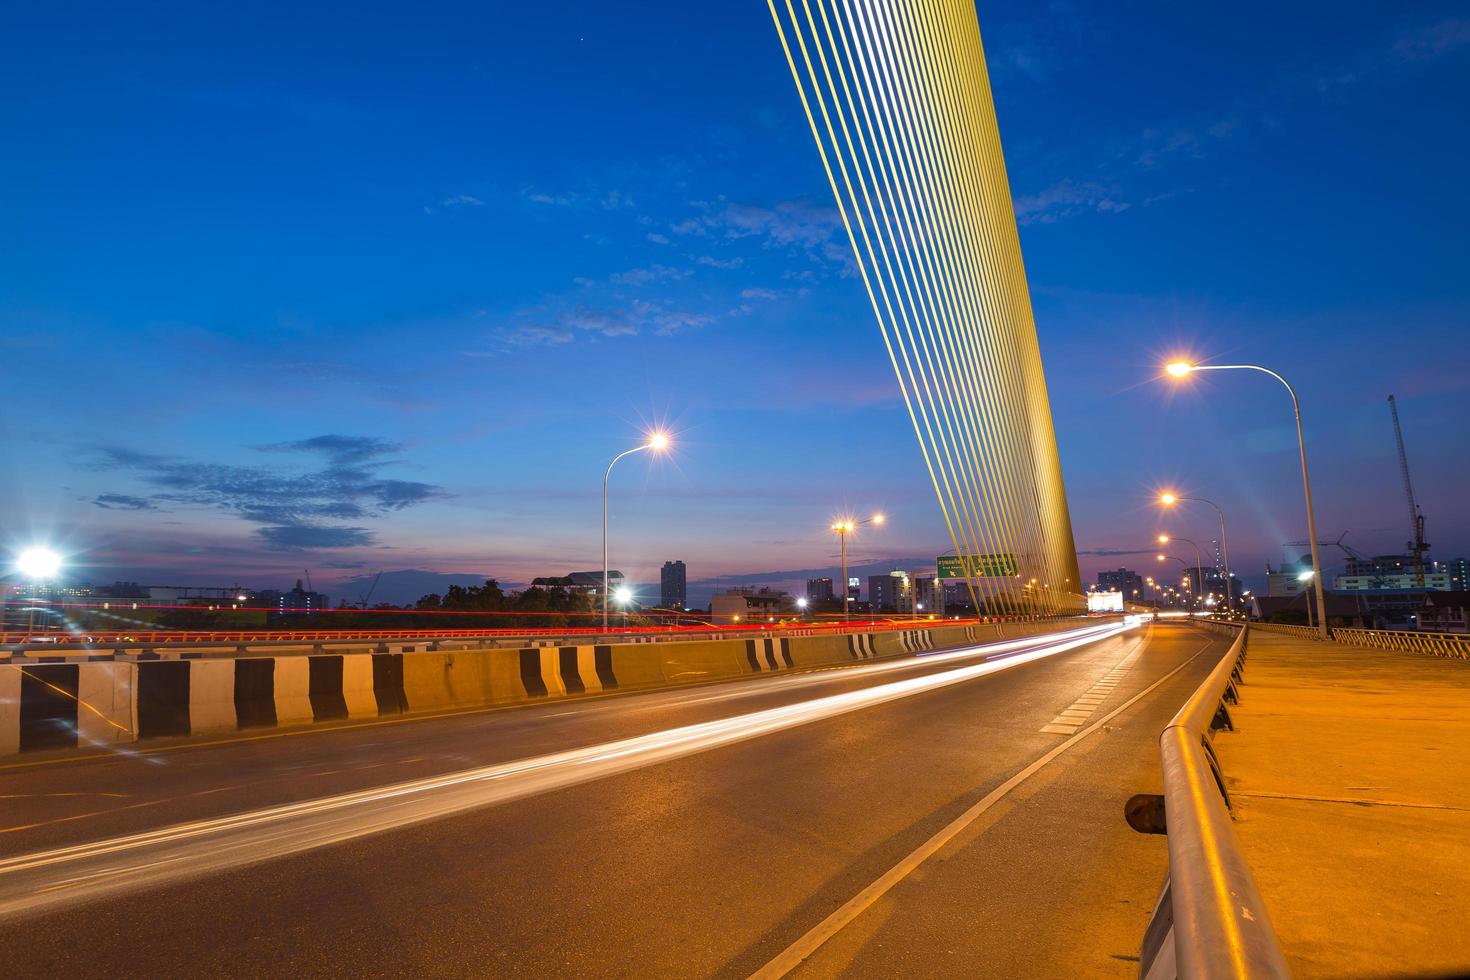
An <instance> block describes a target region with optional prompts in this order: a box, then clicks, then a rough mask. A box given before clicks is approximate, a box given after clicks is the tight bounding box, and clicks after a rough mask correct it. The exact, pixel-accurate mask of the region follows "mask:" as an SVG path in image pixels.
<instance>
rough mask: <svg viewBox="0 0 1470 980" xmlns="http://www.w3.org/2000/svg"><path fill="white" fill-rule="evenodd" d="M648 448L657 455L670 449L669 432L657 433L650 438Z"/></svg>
mask: <svg viewBox="0 0 1470 980" xmlns="http://www.w3.org/2000/svg"><path fill="white" fill-rule="evenodd" d="M648 448H649V449H652V450H653V451H654V452H656V453H661V452H663V451H664V450H665V449H668V448H669V434H668V433H667V432H655V433H653V434H652V435H650V436H649V437H648Z"/></svg>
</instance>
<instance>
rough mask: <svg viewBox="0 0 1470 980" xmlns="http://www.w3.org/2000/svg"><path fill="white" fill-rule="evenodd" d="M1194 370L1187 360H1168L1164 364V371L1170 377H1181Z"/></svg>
mask: <svg viewBox="0 0 1470 980" xmlns="http://www.w3.org/2000/svg"><path fill="white" fill-rule="evenodd" d="M1193 370H1194V365H1193V364H1190V363H1189V362H1188V361H1170V362H1169V363H1168V364H1165V365H1164V371H1165V372H1167V373H1168V374H1169V375H1170V376H1171V377H1175V378H1182V377H1184V376H1185V375H1186V374H1188V373H1189V372H1191V371H1193Z"/></svg>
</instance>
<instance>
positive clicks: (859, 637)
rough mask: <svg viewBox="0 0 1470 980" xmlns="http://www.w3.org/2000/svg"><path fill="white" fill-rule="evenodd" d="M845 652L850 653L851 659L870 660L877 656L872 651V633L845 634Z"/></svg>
mask: <svg viewBox="0 0 1470 980" xmlns="http://www.w3.org/2000/svg"><path fill="white" fill-rule="evenodd" d="M847 652H848V653H850V654H852V659H854V660H872V659H873V658H874V657H875V656H877V654H876V653H875V652H874V651H873V634H872V633H849V634H847Z"/></svg>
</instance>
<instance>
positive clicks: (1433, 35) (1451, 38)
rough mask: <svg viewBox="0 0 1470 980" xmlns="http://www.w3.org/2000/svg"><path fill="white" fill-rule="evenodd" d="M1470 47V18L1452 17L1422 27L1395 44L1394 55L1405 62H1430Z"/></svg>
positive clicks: (1405, 35) (1402, 37)
mask: <svg viewBox="0 0 1470 980" xmlns="http://www.w3.org/2000/svg"><path fill="white" fill-rule="evenodd" d="M1467 45H1470V18H1467V17H1451V18H1448V19H1446V20H1442V21H1440V22H1439V23H1437V24H1431V25H1430V26H1428V27H1421V28H1418V29H1416V30H1413V31H1410V32H1408V33H1407V34H1404V35H1403V36H1401V37H1400V38H1399V39H1398V40H1397V41H1396V42H1394V46H1393V53H1394V54H1395V55H1396V56H1397V57H1399V58H1401V59H1403V60H1404V61H1430V60H1433V59H1435V58H1440V57H1443V56H1444V55H1447V54H1451V53H1453V52H1455V51H1458V50H1460V49H1461V48H1463V47H1466V46H1467Z"/></svg>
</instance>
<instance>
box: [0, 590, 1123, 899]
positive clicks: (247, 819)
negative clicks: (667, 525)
mask: <svg viewBox="0 0 1470 980" xmlns="http://www.w3.org/2000/svg"><path fill="white" fill-rule="evenodd" d="M1135 625H1136V623H1135V622H1134V621H1132V620H1131V619H1130V620H1128V621H1124V622H1111V623H1108V624H1106V625H1102V626H1095V627H1087V628H1084V629H1078V630H1070V631H1068V632H1066V633H1057V634H1048V635H1043V636H1032V637H1026V638H1023V639H1018V640H1010V641H1006V642H1003V643H994V644H986V645H983V646H976V647H966V648H964V649H962V650H954V651H948V652H945V653H940V654H934V655H932V656H930V657H928V658H927V661H928V662H931V663H932V662H936V661H937V662H943V661H947V660H954V659H960V658H965V657H968V658H974V657H975V656H977V655H986V656H987V659H986V660H984V661H983V662H981V663H976V664H971V665H969V666H964V667H957V668H955V669H953V670H945V671H939V672H936V673H933V674H926V675H924V676H921V677H912V678H908V679H905V680H899V681H892V682H889V683H887V684H879V685H876V686H874V687H869V688H864V689H862V690H857V691H848V692H844V693H842V694H834V695H829V696H827V697H821V698H816V699H813V700H810V701H802V702H798V703H796V704H790V705H783V706H781V707H776V708H767V709H765V710H762V711H754V712H750V713H747V714H742V715H735V716H733V717H730V718H721V719H717V720H715V721H707V722H701V723H699V724H694V725H686V726H683V727H680V728H672V729H668V730H665V731H660V732H652V733H650V734H647V735H639V736H636V737H633V738H626V739H620V740H618V741H613V742H605V743H603V744H600V745H591V746H586V747H584V748H580V749H573V750H570V751H566V752H557V753H553V754H550V755H543V756H538V757H535V758H531V759H522V760H518V761H515V762H509V763H498V764H496V765H491V766H482V767H478V768H474V769H467V770H464V771H461V772H457V773H449V774H446V775H441V776H432V777H428V778H425V779H416V780H410V781H408V782H402V783H396V784H393V785H389V786H382V787H377V788H375V789H369V790H360V791H357V792H353V793H343V794H340V795H337V796H328V797H322V798H320V799H316V800H307V801H304V802H300V803H291V804H286V805H283V806H275V807H268V808H265V809H260V810H253V811H249V812H246V813H239V814H233V815H231V816H227V817H217V818H212V819H208V820H199V821H194V822H190V823H182V824H176V825H174V826H170V827H163V828H160V829H158V830H153V831H148V832H145V833H140V834H132V835H129V836H125V837H117V838H112V839H109V840H101V841H94V842H92V843H88V844H78V845H74V846H71V847H63V848H58V849H55V850H50V851H39V852H36V853H33V854H23V855H18V856H16V857H11V858H5V859H3V860H0V918H8V917H12V916H17V915H22V914H31V913H36V912H40V911H45V910H49V909H53V908H56V907H59V906H61V905H64V904H73V903H76V902H81V901H91V900H96V899H98V898H102V897H105V896H108V895H112V894H118V893H121V892H126V891H134V890H137V889H142V888H151V887H157V886H159V885H162V884H165V883H171V882H176V881H179V880H183V879H185V878H193V877H199V876H202V875H206V874H210V873H215V872H220V871H224V870H226V869H229V868H234V867H239V866H242V865H246V864H255V863H259V862H262V861H267V860H272V859H276V858H281V857H285V856H287V855H291V854H296V853H299V852H302V851H307V850H311V849H314V848H318V847H325V846H327V845H331V844H337V843H341V842H343V841H348V840H353V839H355V838H359V837H365V836H367V835H369V834H376V833H381V832H384V831H388V830H392V829H395V828H399V827H405V826H409V825H412V824H417V823H422V822H424V821H428V820H434V819H438V818H440V817H446V816H450V815H452V814H456V813H461V812H464V811H467V810H472V809H478V808H481V807H486V806H493V805H495V804H499V803H506V802H509V801H511V800H516V799H521V798H524V797H528V796H533V795H536V794H539V793H546V792H550V791H552V790H556V789H562V788H564V787H568V786H574V785H577V784H579V783H585V782H590V781H592V780H596V779H603V778H606V777H608V776H613V775H617V774H619V773H623V772H628V771H630V770H633V769H638V768H642V767H644V766H649V765H655V764H657V763H660V762H665V761H668V760H670V759H676V758H679V757H682V756H687V755H693V754H694V753H697V752H705V751H709V750H710V749H715V748H719V747H721V746H724V745H730V744H733V743H735V742H741V741H744V740H746V739H751V738H758V737H759V736H761V735H767V734H770V733H772V732H778V731H782V730H784V729H788V728H793V727H796V726H798V725H806V724H810V723H812V722H816V721H821V720H823V719H826V718H832V717H835V716H837V715H841V714H846V713H847V712H850V711H856V710H858V709H861V708H868V707H872V706H874V705H878V704H883V703H885V702H888V701H894V700H897V699H900V698H906V697H910V696H912V695H914V694H919V693H922V692H925V691H933V690H937V689H940V688H944V687H948V686H950V685H953V684H959V683H963V682H964V681H968V680H973V679H975V678H977V677H983V676H985V675H986V674H993V673H997V672H999V671H1002V670H1008V669H1010V668H1012V667H1017V666H1020V665H1021V664H1025V663H1030V662H1032V661H1035V660H1040V659H1043V658H1046V657H1052V656H1055V655H1057V654H1059V653H1063V652H1065V651H1067V650H1072V649H1075V648H1077V647H1080V646H1083V645H1085V644H1088V643H1093V642H1096V641H1098V640H1102V639H1105V638H1107V637H1110V636H1114V635H1117V634H1119V633H1122V632H1124V631H1125V630H1128V629H1131V628H1133V626H1135ZM910 663H911V662H910Z"/></svg>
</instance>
